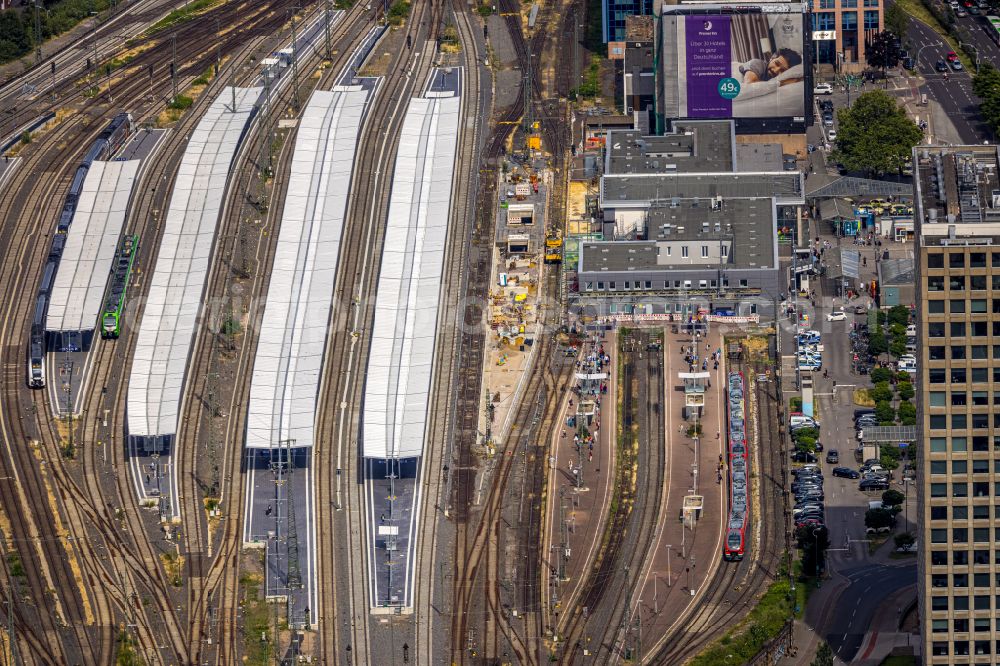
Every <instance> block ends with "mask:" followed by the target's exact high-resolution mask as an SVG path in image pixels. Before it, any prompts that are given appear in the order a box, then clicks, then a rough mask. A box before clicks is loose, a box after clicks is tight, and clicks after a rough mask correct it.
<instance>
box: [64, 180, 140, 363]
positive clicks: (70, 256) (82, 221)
mask: <svg viewBox="0 0 1000 666" xmlns="http://www.w3.org/2000/svg"><path fill="white" fill-rule="evenodd" d="M139 164H140V161H139V160H128V161H125V162H96V161H95V162H93V163H92V164H91V165H90V169H89V171H88V172H87V177H86V179H85V180H84V182H83V191H82V193H81V194H80V200H79V203H78V204H77V208H76V214H75V215H74V216H73V224H72V225H71V226H70V228H69V231H68V232H67V234H66V245H65V246H64V248H63V254H62V260H61V261H60V264H59V271H58V272H57V273H56V279H55V283H54V284H53V286H52V297H51V300H50V302H49V311H48V316H47V317H46V320H45V330H46V332H48V333H49V334H50V339H52V338H53V336H52V334H59V335H58V336H56V338H61V340H62V341H64V342H65V344H62V345H60V344H59V340H58V339H55V340H53V341H54V342H55V344H54V345H53V348H54V349H56V350H57V351H67V350H69V351H81V350H84V351H85V350H86V349H87V348H89V346H90V337H91V336H92V335H93V333H94V329H95V328H97V326H98V321H97V318H98V317H99V316H100V310H101V305H102V299H103V297H104V292H105V290H106V289H107V286H108V276H109V275H110V274H111V264H112V262H113V261H114V258H115V248H116V247H117V246H118V239H119V238H120V237H121V233H122V228H123V227H124V225H125V213H126V211H127V209H128V203H129V199H131V197H132V188H133V186H134V185H135V180H136V175H137V174H138V173H139Z"/></svg>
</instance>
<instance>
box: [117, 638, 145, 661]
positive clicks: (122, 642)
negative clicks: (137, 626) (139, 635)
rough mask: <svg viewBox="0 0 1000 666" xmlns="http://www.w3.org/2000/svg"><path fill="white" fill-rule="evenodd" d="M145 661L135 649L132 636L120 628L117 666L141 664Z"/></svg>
mask: <svg viewBox="0 0 1000 666" xmlns="http://www.w3.org/2000/svg"><path fill="white" fill-rule="evenodd" d="M142 663H143V661H142V659H141V658H140V657H139V655H138V653H136V651H135V643H134V642H133V641H132V637H131V636H129V635H128V632H127V631H125V630H124V629H122V630H119V632H118V640H117V641H116V644H115V666H139V664H142Z"/></svg>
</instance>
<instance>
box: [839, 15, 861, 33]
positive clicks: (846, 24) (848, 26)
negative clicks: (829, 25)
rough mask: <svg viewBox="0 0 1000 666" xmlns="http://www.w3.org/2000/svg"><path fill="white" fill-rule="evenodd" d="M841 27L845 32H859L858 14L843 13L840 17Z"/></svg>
mask: <svg viewBox="0 0 1000 666" xmlns="http://www.w3.org/2000/svg"><path fill="white" fill-rule="evenodd" d="M840 26H841V27H842V28H843V29H844V30H857V29H858V13H857V12H843V13H841V15H840Z"/></svg>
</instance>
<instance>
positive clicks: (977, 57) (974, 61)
mask: <svg viewBox="0 0 1000 666" xmlns="http://www.w3.org/2000/svg"><path fill="white" fill-rule="evenodd" d="M958 45H959V47H961V48H966V49H972V52H973V53H975V54H976V59H975V60H973V61H972V62H973V64H975V66H976V74H978V73H979V49H977V48H976V46H975V44H969V43H968V42H959V43H958ZM921 48H923V47H921Z"/></svg>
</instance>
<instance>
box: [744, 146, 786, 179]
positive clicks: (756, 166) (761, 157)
mask: <svg viewBox="0 0 1000 666" xmlns="http://www.w3.org/2000/svg"><path fill="white" fill-rule="evenodd" d="M783 156H784V153H783V152H782V150H781V144H780V143H738V144H736V170H737V171H744V172H753V171H782V170H784V166H785V165H784V159H783Z"/></svg>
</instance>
